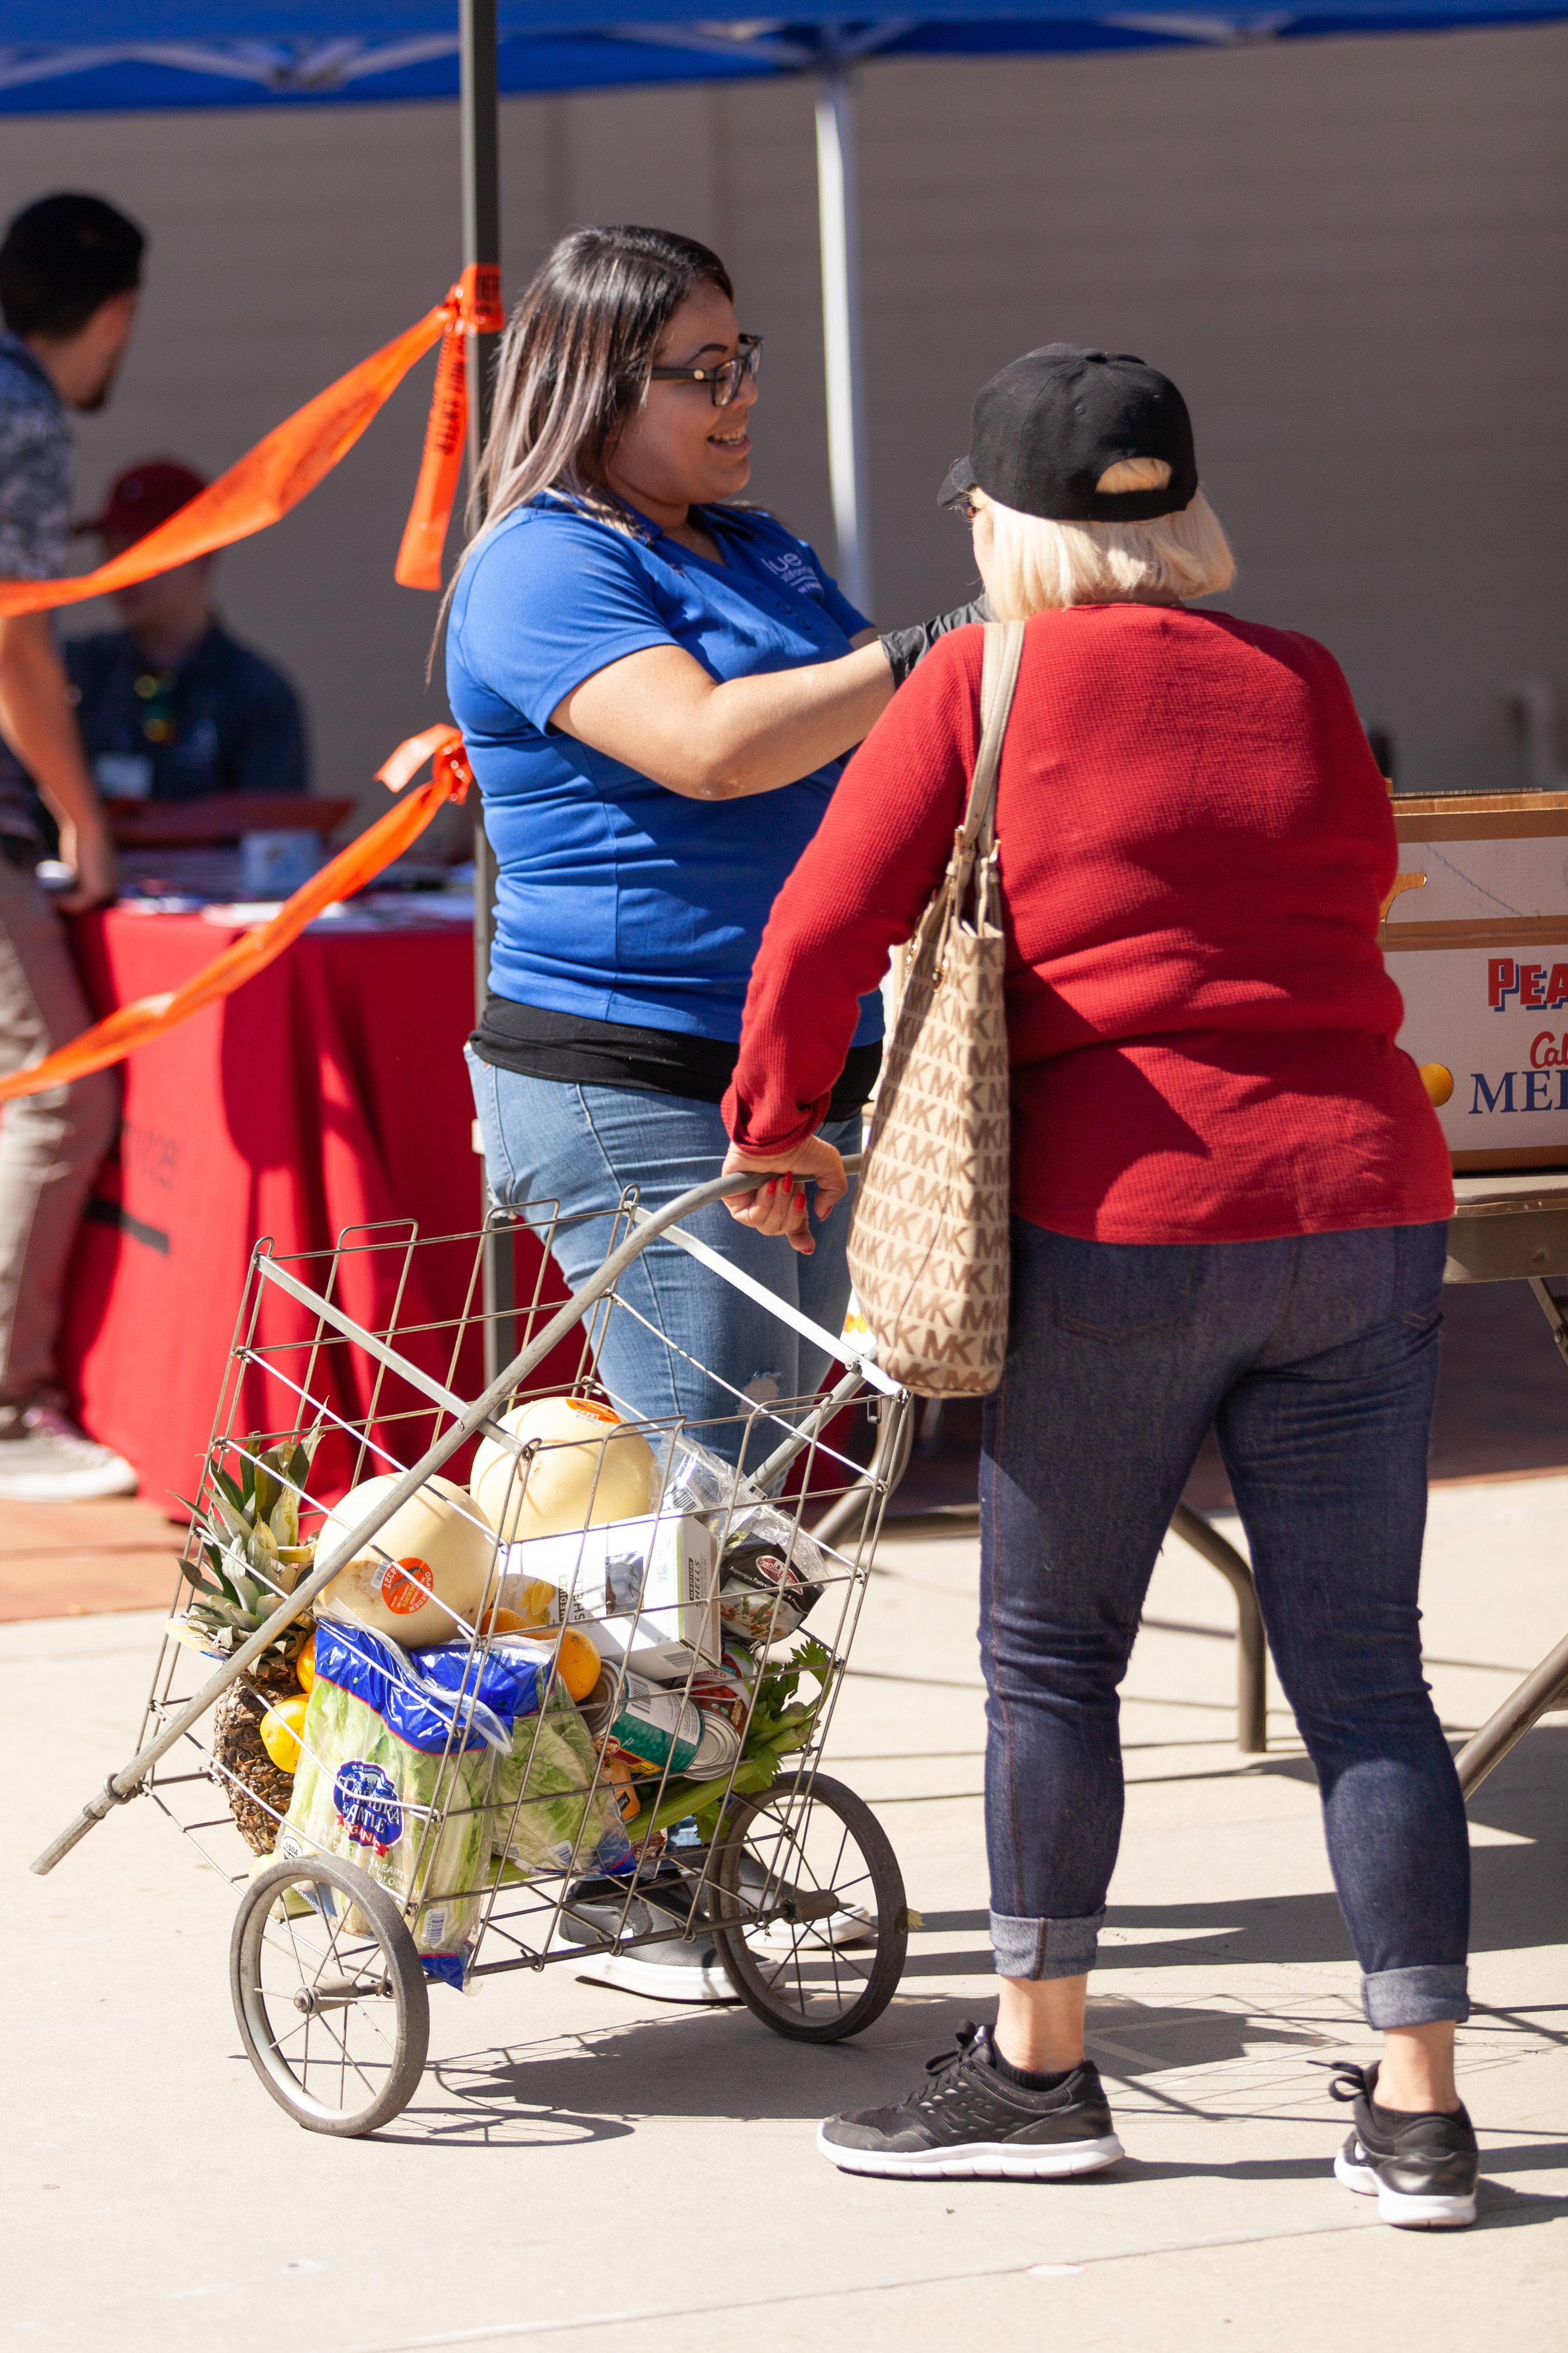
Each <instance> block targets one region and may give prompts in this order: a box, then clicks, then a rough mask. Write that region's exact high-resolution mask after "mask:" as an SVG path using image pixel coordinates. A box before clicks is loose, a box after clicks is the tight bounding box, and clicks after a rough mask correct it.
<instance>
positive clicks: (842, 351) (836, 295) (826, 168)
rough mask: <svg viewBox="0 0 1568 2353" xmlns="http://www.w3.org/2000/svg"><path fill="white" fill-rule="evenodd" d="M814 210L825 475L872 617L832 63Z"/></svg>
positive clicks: (848, 243) (852, 239)
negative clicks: (817, 232) (818, 237)
mask: <svg viewBox="0 0 1568 2353" xmlns="http://www.w3.org/2000/svg"><path fill="white" fill-rule="evenodd" d="M816 206H817V221H818V226H819V228H820V232H821V238H822V339H823V348H824V352H825V354H826V369H827V470H828V480H829V482H830V484H831V487H832V492H833V526H834V531H835V533H836V535H837V541H838V585H839V586H840V587H841V588H842V589H843V591H844V594H845V595H846V596H847V597H848V599H849V601H850V603H851V604H852V605H857V606H858V607H859V608H860V610H861V612H863V613H865V614H867V615H868V616H869V615H870V614H871V613H872V612H873V611H874V606H873V601H872V594H871V522H870V512H869V505H868V499H867V492H866V406H865V376H864V367H863V364H862V358H861V350H860V253H859V244H860V237H859V222H858V206H857V202H856V184H855V110H854V99H853V94H852V92H851V90H850V87H849V77H848V74H847V71H846V69H845V68H844V67H843V66H842V65H839V64H837V62H835V63H831V64H829V66H828V68H827V70H826V73H825V74H824V75H823V78H822V84H821V87H820V89H819V90H818V91H817V95H816Z"/></svg>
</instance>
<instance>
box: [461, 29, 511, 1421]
mask: <svg viewBox="0 0 1568 2353" xmlns="http://www.w3.org/2000/svg"><path fill="white" fill-rule="evenodd" d="M459 37H460V48H459V65H458V116H459V120H460V123H461V133H462V173H463V264H464V267H465V268H467V267H468V265H469V264H470V263H472V262H492V263H494V264H496V265H497V266H498V267H499V265H500V92H499V89H498V83H497V73H496V0H459ZM490 359H491V352H490V350H489V348H488V346H487V343H485V342H481V340H480V338H479V336H478V335H470V336H469V337H468V488H469V491H472V490H473V487H474V482H475V479H476V477H477V475H478V472H479V459H481V458H482V457H483V455H484V448H485V442H486V440H487V438H489V422H490V393H491V382H490V366H489V363H490ZM472 815H473V821H474V1018H475V1019H476V1020H477V1019H478V1018H479V1016H480V1015H481V1014H482V1013H483V1011H484V1006H485V997H486V995H487V993H488V991H489V970H490V943H491V941H492V939H493V937H494V934H495V912H494V911H495V893H496V861H495V853H494V851H493V850H492V849H491V848H490V845H489V838H488V837H487V835H486V832H485V825H484V814H483V811H482V809H481V807H480V805H479V795H478V793H477V792H476V793H475V795H474V805H473V811H472ZM487 1198H488V1195H487ZM513 1247H514V1246H513V1241H512V1237H511V1235H510V1233H498V1234H492V1235H490V1237H489V1240H487V1241H486V1243H485V1245H484V1304H485V1321H484V1335H485V1380H486V1383H487V1385H489V1383H491V1382H493V1381H494V1380H495V1379H496V1377H497V1376H498V1375H499V1374H500V1369H501V1367H502V1366H503V1365H509V1364H510V1362H511V1360H512V1358H513V1356H516V1354H517V1316H516V1312H515V1311H516V1305H517V1278H516V1271H515V1268H514V1265H513Z"/></svg>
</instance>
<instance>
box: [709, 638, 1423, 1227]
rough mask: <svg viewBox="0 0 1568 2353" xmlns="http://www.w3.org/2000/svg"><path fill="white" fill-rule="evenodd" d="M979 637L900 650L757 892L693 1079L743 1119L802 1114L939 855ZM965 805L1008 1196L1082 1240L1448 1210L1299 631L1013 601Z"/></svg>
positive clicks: (809, 1111)
mask: <svg viewBox="0 0 1568 2353" xmlns="http://www.w3.org/2000/svg"><path fill="white" fill-rule="evenodd" d="M982 646H983V634H982V631H981V630H980V629H979V628H964V629H959V630H955V631H954V632H953V633H952V635H951V636H950V637H947V638H942V640H941V641H940V643H939V644H938V645H937V646H936V648H935V649H934V650H933V651H932V652H931V653H930V654H929V655H928V656H927V657H926V659H925V660H924V661H922V662H921V666H920V668H919V670H916V672H915V673H914V676H913V677H912V678H911V679H910V681H909V683H908V684H907V685H906V686H904V687H903V688H902V689H901V690H900V692H899V693H898V694H897V695H896V696H895V698H894V700H893V702H892V703H891V704H890V705H889V709H888V710H887V711H886V712H885V713H884V714H883V716H882V718H881V719H880V720H879V722H878V723H877V725H876V726H875V727H874V728H873V730H872V732H871V733H870V735H869V736H868V739H867V741H866V743H865V744H863V745H862V747H861V749H860V750H859V751H858V753H857V754H856V755H855V758H854V759H853V761H852V762H851V763H850V765H849V767H848V769H847V772H846V774H845V776H844V777H843V779H842V781H841V782H840V784H839V786H838V789H837V792H836V793H835V795H834V798H833V803H832V806H831V807H830V809H829V811H828V813H827V816H826V818H825V820H824V822H823V824H822V825H821V827H820V828H818V831H817V833H816V837H815V839H813V840H812V842H811V844H810V846H809V848H808V849H806V851H805V855H804V856H803V857H802V859H801V860H800V863H799V864H798V865H797V866H796V867H795V871H794V872H793V873H792V874H791V876H790V878H789V881H787V882H786V883H785V885H784V889H783V891H782V892H780V893H779V896H778V898H777V899H776V900H775V901H774V902H773V913H772V915H771V917H770V918H769V922H768V926H767V929H766V931H765V933H764V934H763V944H762V950H761V953H760V955H758V958H757V963H756V967H755V969H754V971H753V973H752V984H751V988H750V992H749V994H748V996H747V999H746V1014H745V1028H744V1031H743V1034H742V1041H741V1054H740V1060H739V1063H738V1065H737V1067H736V1071H735V1079H734V1083H733V1085H732V1086H731V1090H730V1092H729V1093H728V1095H727V1096H726V1097H725V1101H724V1116H725V1120H726V1124H728V1127H729V1130H730V1133H731V1135H732V1136H733V1138H734V1139H735V1141H736V1142H737V1143H738V1144H741V1145H745V1146H746V1147H747V1148H749V1149H751V1150H754V1151H765V1152H769V1153H772V1152H775V1151H777V1152H787V1151H788V1150H789V1148H790V1147H791V1146H792V1145H795V1144H796V1143H798V1142H799V1141H800V1140H801V1139H802V1138H803V1137H804V1136H805V1135H808V1134H811V1133H812V1131H813V1130H814V1129H815V1128H816V1126H817V1125H818V1124H819V1123H820V1121H821V1119H822V1117H823V1114H824V1112H825V1110H826V1103H827V1098H828V1095H829V1093H830V1092H831V1089H832V1085H833V1082H834V1080H835V1078H836V1077H837V1074H838V1071H839V1068H840V1066H841V1065H842V1063H843V1060H844V1055H845V1050H846V1048H847V1044H848V1041H849V1038H850V1035H851V1033H852V1031H853V1029H854V1026H855V1018H856V998H857V997H858V996H860V995H862V994H864V993H865V992H866V991H867V990H868V989H871V988H874V987H876V986H877V984H878V981H879V978H880V977H881V975H882V973H883V971H884V970H885V968H886V965H887V962H888V953H889V948H890V947H891V946H892V945H893V944H895V943H898V942H901V941H904V940H907V939H908V938H909V937H910V934H911V932H912V930H913V928H914V925H915V923H916V922H917V921H918V919H919V916H920V913H921V909H922V907H923V906H924V905H925V902H926V901H927V900H928V898H929V897H930V895H931V892H932V891H933V890H934V889H935V888H936V886H937V883H938V882H939V881H940V880H941V877H942V871H943V869H944V867H945V864H946V861H947V856H948V852H949V849H950V848H951V846H952V836H953V829H954V828H955V827H956V826H957V825H958V823H959V822H960V819H961V818H962V815H963V806H964V801H965V797H966V795H967V792H968V779H969V776H970V775H971V773H972V771H973V764H974V755H975V751H976V748H977V744H978V738H979V718H978V706H979V688H980V665H981V657H982ZM996 829H997V837H998V839H999V841H1000V844H1001V853H1002V855H1001V871H1002V888H1003V897H1004V901H1005V923H1006V932H1007V1029H1008V1045H1009V1052H1010V1057H1011V1061H1012V1071H1013V1084H1012V1096H1013V1207H1014V1209H1015V1211H1016V1213H1017V1214H1018V1215H1020V1216H1022V1217H1024V1218H1026V1219H1030V1220H1031V1221H1032V1222H1033V1223H1034V1224H1036V1225H1040V1226H1047V1227H1049V1228H1051V1229H1053V1230H1054V1231H1056V1232H1058V1233H1065V1234H1077V1235H1080V1236H1083V1237H1085V1238H1087V1239H1089V1240H1098V1241H1110V1242H1194V1241H1196V1242H1220V1241H1248V1240H1258V1239H1261V1238H1264V1237H1267V1236H1279V1235H1288V1234H1301V1233H1323V1232H1333V1231H1336V1230H1341V1229H1345V1228H1349V1227H1355V1226H1389V1225H1409V1224H1417V1223H1423V1222H1425V1221H1426V1220H1427V1219H1438V1218H1446V1217H1447V1216H1448V1214H1449V1213H1450V1211H1451V1209H1452V1207H1453V1193H1452V1187H1451V1186H1450V1182H1449V1175H1448V1157H1447V1150H1446V1148H1445V1145H1444V1141H1443V1136H1442V1132H1441V1130H1440V1129H1439V1127H1438V1125H1437V1122H1436V1117H1435V1116H1434V1114H1433V1112H1432V1108H1431V1106H1430V1104H1429V1103H1428V1102H1427V1100H1426V1092H1425V1090H1424V1088H1423V1086H1422V1083H1421V1080H1420V1077H1419V1074H1418V1073H1417V1071H1416V1069H1415V1064H1414V1063H1413V1062H1412V1061H1411V1060H1410V1059H1409V1057H1408V1056H1407V1055H1405V1054H1403V1053H1401V1052H1400V1050H1398V1048H1397V1047H1396V1046H1395V1045H1394V1035H1395V1032H1396V1031H1397V1030H1398V1029H1399V1026H1400V1022H1401V1020H1402V1018H1403V1008H1402V1006H1401V1002H1400V997H1399V992H1398V990H1397V989H1396V988H1395V987H1394V983H1393V981H1392V980H1391V979H1390V978H1389V977H1388V975H1387V974H1386V972H1385V971H1384V965H1383V957H1382V955H1381V954H1380V952H1379V949H1378V945H1377V924H1378V908H1379V904H1380V902H1381V900H1382V898H1383V896H1384V892H1386V891H1387V890H1388V889H1389V887H1390V885H1391V884H1392V882H1393V881H1394V869H1395V851H1394V820H1393V816H1392V813H1391V811H1390V808H1389V805H1388V794H1387V790H1386V787H1385V786H1384V782H1383V779H1382V777H1381V776H1379V775H1378V772H1377V767H1376V765H1375V763H1374V761H1373V757H1372V754H1371V752H1370V751H1369V750H1368V748H1367V742H1366V737H1365V735H1364V733H1363V731H1362V728H1361V725H1360V723H1359V722H1358V720H1357V718H1356V713H1355V708H1354V705H1353V704H1352V701H1351V696H1350V690H1349V688H1348V687H1347V686H1346V684H1345V681H1344V678H1343V676H1342V672H1341V670H1340V669H1339V666H1338V664H1337V663H1336V662H1335V661H1334V659H1333V657H1332V656H1331V654H1330V653H1328V652H1327V651H1326V650H1325V649H1324V648H1323V647H1321V646H1320V645H1318V644H1316V643H1314V641H1313V640H1312V639H1311V638H1304V637H1300V636H1298V635H1297V634H1296V633H1295V632H1294V631H1293V630H1285V629H1268V628H1261V627H1259V626H1258V624H1257V623H1255V622H1251V621H1238V620H1235V619H1233V618H1232V617H1230V616H1229V615H1228V614H1225V613H1198V612H1187V611H1184V610H1183V609H1182V608H1180V607H1164V606H1153V605H1080V606H1076V607H1072V608H1071V609H1069V610H1068V611H1066V612H1055V613H1041V614H1037V616H1036V617H1035V618H1034V619H1033V620H1032V621H1031V622H1030V623H1029V625H1028V628H1027V632H1026V638H1025V642H1024V657H1023V666H1022V669H1021V671H1020V674H1019V679H1018V689H1017V694H1016V700H1015V702H1014V705H1013V714H1012V720H1011V723H1010V725H1009V728H1008V733H1007V740H1006V744H1005V750H1004V753H1003V757H1002V767H1001V776H1000V780H999V784H998V788H997V804H996Z"/></svg>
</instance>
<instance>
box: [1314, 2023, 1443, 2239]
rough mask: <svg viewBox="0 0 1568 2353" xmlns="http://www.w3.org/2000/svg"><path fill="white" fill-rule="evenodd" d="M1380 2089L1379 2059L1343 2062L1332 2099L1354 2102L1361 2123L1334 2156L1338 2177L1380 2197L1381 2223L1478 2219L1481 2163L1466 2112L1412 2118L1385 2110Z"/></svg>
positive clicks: (1427, 2225) (1436, 2224) (1410, 2226)
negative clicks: (1352, 2064)
mask: <svg viewBox="0 0 1568 2353" xmlns="http://www.w3.org/2000/svg"><path fill="white" fill-rule="evenodd" d="M1342 2086H1343V2087H1344V2088H1343V2089H1342V2088H1341V2087H1342ZM1376 2090H1377V2068H1376V2066H1375V2064H1374V2065H1373V2066H1371V2067H1342V2068H1341V2069H1340V2071H1339V2073H1337V2074H1336V2075H1335V2077H1334V2080H1333V2082H1332V2083H1331V2084H1330V2085H1329V2092H1330V2095H1331V2097H1332V2098H1333V2099H1336V2100H1353V2101H1354V2102H1355V2129H1354V2131H1353V2132H1352V2134H1351V2136H1350V2137H1349V2139H1348V2140H1347V2141H1346V2143H1345V2145H1344V2147H1343V2148H1342V2149H1341V2151H1340V2153H1339V2155H1338V2157H1336V2158H1335V2159H1334V2177H1335V2179H1336V2180H1339V2181H1342V2182H1343V2183H1344V2186H1345V2188H1346V2189H1353V2190H1355V2191H1356V2192H1357V2193H1358V2195H1359V2196H1361V2197H1363V2198H1375V2199H1376V2200H1377V2211H1378V2214H1379V2216H1380V2218H1381V2219H1382V2221H1384V2222H1393V2223H1394V2225H1395V2226H1396V2227H1397V2228H1398V2229H1400V2230H1402V2231H1462V2230H1463V2229H1464V2227H1465V2225H1466V2223H1467V2222H1473V2221H1475V2219H1476V2182H1477V2180H1478V2179H1479V2174H1480V2168H1481V2159H1480V2151H1479V2149H1478V2148H1477V2147H1476V2133H1475V2126H1473V2125H1472V2124H1471V2122H1470V2119H1469V2117H1468V2115H1467V2113H1466V2111H1465V2110H1464V2109H1463V2108H1460V2109H1459V2111H1458V2114H1457V2115H1455V2116H1445V2115H1444V2114H1443V2113H1442V2112H1441V2111H1440V2110H1431V2111H1429V2112H1428V2113H1426V2115H1423V2116H1407V2115H1406V2114H1405V2112H1404V2110H1403V2109H1399V2108H1380V2107H1379V2106H1378V2105H1377V2099H1376Z"/></svg>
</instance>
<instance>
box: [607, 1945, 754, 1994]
mask: <svg viewBox="0 0 1568 2353" xmlns="http://www.w3.org/2000/svg"><path fill="white" fill-rule="evenodd" d="M577 1982H578V1984H579V1985H603V1986H614V1988H615V1989H616V1992H617V1993H640V1994H641V1995H643V1996H644V1997H645V1999H647V2000H653V2001H679V2002H681V2003H683V2004H685V2005H688V2006H689V2005H690V2004H692V2003H695V2002H701V2003H704V2004H706V2005H708V2006H710V2007H712V2006H716V2005H717V2004H719V2003H721V2002H727V2003H730V2004H731V2005H733V2004H735V2003H738V2002H739V2001H740V1999H741V1997H740V1995H739V1994H738V1993H737V1992H736V1991H735V1989H734V1987H733V1986H732V1985H731V1983H730V1980H729V1978H727V1977H726V1976H725V1974H724V1968H723V1964H722V1962H721V1960H720V1959H719V1957H718V1955H717V1954H715V1955H714V1957H713V1958H712V1959H711V1960H710V1961H704V1962H703V1963H702V1965H701V1966H700V1968H694V1969H692V1968H684V1969H672V1968H669V1967H668V1964H662V1965H661V1964H660V1963H659V1962H658V1961H645V1960H642V1959H640V1958H639V1957H638V1956H637V1954H636V1953H609V1954H606V1955H605V1957H604V1959H603V1960H593V1961H589V1962H587V1964H586V1966H585V1967H584V1968H580V1969H579V1970H578V1972H577Z"/></svg>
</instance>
